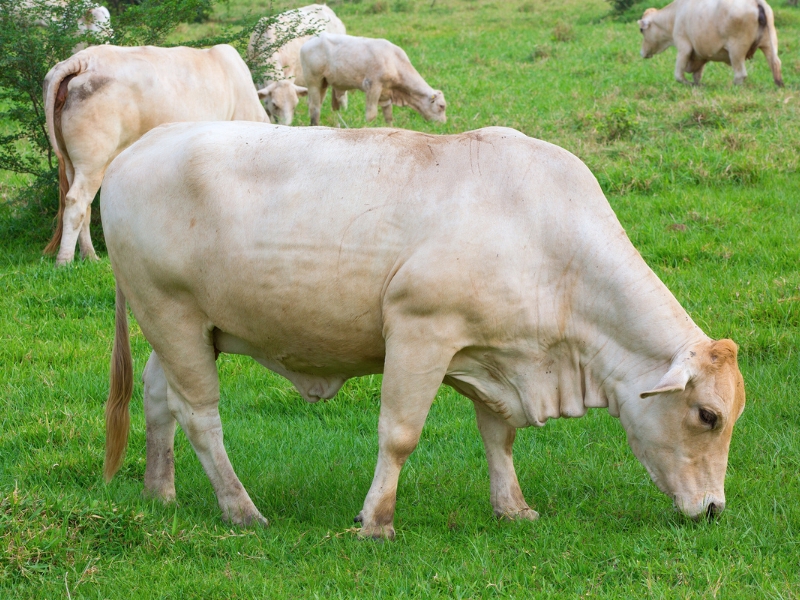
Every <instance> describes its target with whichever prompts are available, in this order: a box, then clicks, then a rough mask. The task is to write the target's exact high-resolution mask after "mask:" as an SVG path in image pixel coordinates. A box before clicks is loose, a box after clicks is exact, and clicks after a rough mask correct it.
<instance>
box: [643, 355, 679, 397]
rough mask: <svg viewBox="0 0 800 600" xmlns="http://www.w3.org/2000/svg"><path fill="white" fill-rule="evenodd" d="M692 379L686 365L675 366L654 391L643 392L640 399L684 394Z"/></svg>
mask: <svg viewBox="0 0 800 600" xmlns="http://www.w3.org/2000/svg"><path fill="white" fill-rule="evenodd" d="M691 378H692V375H691V373H690V372H689V369H687V368H686V364H684V363H681V364H679V365H675V366H673V367H672V368H671V369H670V370H669V371H667V373H666V375H664V376H663V377H662V378H661V381H659V382H658V383H657V384H656V387H654V388H653V389H652V390H647V391H646V392H642V393H641V394H639V397H640V398H648V397H649V396H655V395H656V394H667V393H669V392H682V391H683V390H685V389H686V384H687V383H689V380H690V379H691Z"/></svg>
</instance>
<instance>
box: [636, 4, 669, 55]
mask: <svg viewBox="0 0 800 600" xmlns="http://www.w3.org/2000/svg"><path fill="white" fill-rule="evenodd" d="M656 14H658V9H657V8H648V9H647V10H646V11H644V15H642V18H641V19H639V31H641V33H642V50H641V55H642V58H650V57H651V56H655V55H656V54H658V53H659V52H663V51H664V50H666V49H667V48H669V47H670V46H672V44H673V40H672V31H671V30H670V31H667V30H666V29H664V28H663V27H662V26H661V24H660V23H658V21H657V19H655V16H656Z"/></svg>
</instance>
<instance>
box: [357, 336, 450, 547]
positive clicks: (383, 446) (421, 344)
mask: <svg viewBox="0 0 800 600" xmlns="http://www.w3.org/2000/svg"><path fill="white" fill-rule="evenodd" d="M427 337H428V339H426V335H425V328H424V327H419V328H417V327H408V329H407V331H406V332H403V333H401V334H395V335H392V336H391V337H390V338H389V339H387V348H386V362H385V367H384V375H383V385H382V386H381V414H380V418H379V421H378V441H379V450H378V464H377V466H376V467H375V477H374V478H373V480H372V486H371V487H370V489H369V493H368V494H367V497H366V499H365V500H364V508H363V509H362V510H361V512H360V513H359V515H358V516H357V517H356V522H360V523H361V531H360V532H359V535H360V536H361V537H372V538H388V539H394V509H395V503H396V500H397V480H398V478H399V476H400V469H401V468H402V467H403V464H404V463H405V462H406V459H407V458H408V456H409V455H410V454H411V452H412V451H413V450H414V448H416V446H417V442H418V441H419V436H420V433H421V432H422V426H423V425H424V423H425V418H426V417H427V416H428V411H429V410H430V407H431V404H432V403H433V399H434V397H435V396H436V392H437V390H438V389H439V385H440V384H441V383H442V379H444V375H445V372H446V370H447V366H448V364H449V363H450V359H451V358H452V356H453V354H454V352H448V351H447V350H445V349H443V348H442V347H440V346H436V345H432V343H431V341H430V340H431V337H432V336H430V335H429V336H427Z"/></svg>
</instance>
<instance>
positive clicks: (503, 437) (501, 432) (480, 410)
mask: <svg viewBox="0 0 800 600" xmlns="http://www.w3.org/2000/svg"><path fill="white" fill-rule="evenodd" d="M474 404H475V417H476V418H477V420H478V429H479V430H480V432H481V437H482V438H483V445H484V448H485V449H486V460H487V461H488V463H489V482H490V490H491V501H492V508H493V509H494V514H495V515H496V516H497V517H498V518H501V519H528V520H530V521H533V520H535V519H538V518H539V514H538V513H537V512H536V511H535V510H533V509H532V508H531V507H529V506H528V504H527V502H525V498H524V497H523V496H522V490H521V489H520V487H519V481H518V480H517V473H516V472H515V471H514V462H513V459H512V457H511V447H512V446H513V444H514V438H515V437H516V435H517V430H516V429H515V428H514V427H512V426H511V425H510V424H509V423H508V421H506V420H505V419H504V418H503V417H502V416H500V415H498V414H497V413H494V412H492V411H491V410H489V409H488V408H486V406H484V405H483V404H481V403H479V402H474Z"/></svg>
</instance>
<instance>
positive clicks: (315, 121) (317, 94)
mask: <svg viewBox="0 0 800 600" xmlns="http://www.w3.org/2000/svg"><path fill="white" fill-rule="evenodd" d="M326 91H327V86H326V84H325V82H324V80H323V81H314V82H311V81H309V82H308V118H309V121H310V122H311V126H312V127H314V126H317V125H319V117H320V113H321V112H322V101H323V100H324V99H325V92H326Z"/></svg>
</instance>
